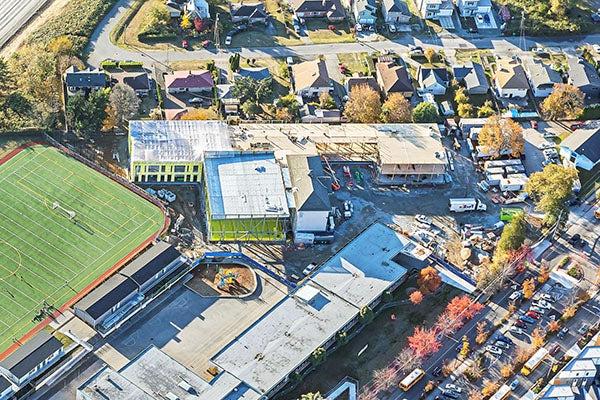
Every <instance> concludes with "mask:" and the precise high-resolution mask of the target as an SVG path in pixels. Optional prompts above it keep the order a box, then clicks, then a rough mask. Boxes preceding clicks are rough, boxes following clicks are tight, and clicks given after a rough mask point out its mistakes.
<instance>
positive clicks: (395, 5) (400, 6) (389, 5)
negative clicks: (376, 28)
mask: <svg viewBox="0 0 600 400" xmlns="http://www.w3.org/2000/svg"><path fill="white" fill-rule="evenodd" d="M381 13H382V14H383V19H384V20H385V23H386V24H390V25H396V24H408V23H409V22H410V17H411V14H410V10H409V9H408V4H406V1H404V0H383V1H382V2H381Z"/></svg>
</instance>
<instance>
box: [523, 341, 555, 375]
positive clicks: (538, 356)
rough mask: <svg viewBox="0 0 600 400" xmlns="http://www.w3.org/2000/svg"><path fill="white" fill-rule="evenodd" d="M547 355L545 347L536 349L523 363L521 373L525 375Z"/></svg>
mask: <svg viewBox="0 0 600 400" xmlns="http://www.w3.org/2000/svg"><path fill="white" fill-rule="evenodd" d="M547 355H548V350H547V349H546V348H545V347H542V348H541V349H539V350H538V351H536V352H535V353H534V354H533V355H532V356H531V358H530V359H529V360H528V361H527V362H526V363H525V365H523V368H522V369H521V373H522V374H523V375H525V376H527V375H529V374H530V373H531V372H532V371H533V370H534V369H536V368H537V367H538V366H539V365H540V364H541V363H542V361H544V358H546V356H547Z"/></svg>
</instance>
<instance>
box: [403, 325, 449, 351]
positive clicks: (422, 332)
mask: <svg viewBox="0 0 600 400" xmlns="http://www.w3.org/2000/svg"><path fill="white" fill-rule="evenodd" d="M408 346H409V347H410V348H411V349H412V350H413V351H414V352H415V354H416V355H417V356H418V357H420V358H423V357H426V356H428V355H430V354H433V353H435V352H437V351H438V350H439V349H440V347H442V344H441V343H440V341H439V340H438V339H437V337H436V333H435V331H433V330H431V329H426V328H423V327H421V326H417V327H415V330H414V332H413V334H412V335H411V336H409V337H408Z"/></svg>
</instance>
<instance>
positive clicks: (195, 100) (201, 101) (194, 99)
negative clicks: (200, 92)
mask: <svg viewBox="0 0 600 400" xmlns="http://www.w3.org/2000/svg"><path fill="white" fill-rule="evenodd" d="M204 102H208V100H207V99H203V98H202V97H192V98H191V99H189V100H188V103H189V104H204Z"/></svg>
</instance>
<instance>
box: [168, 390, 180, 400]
mask: <svg viewBox="0 0 600 400" xmlns="http://www.w3.org/2000/svg"><path fill="white" fill-rule="evenodd" d="M165 397H166V398H167V399H169V400H179V397H177V395H176V394H175V393H173V392H169V393H167V394H166V395H165Z"/></svg>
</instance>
